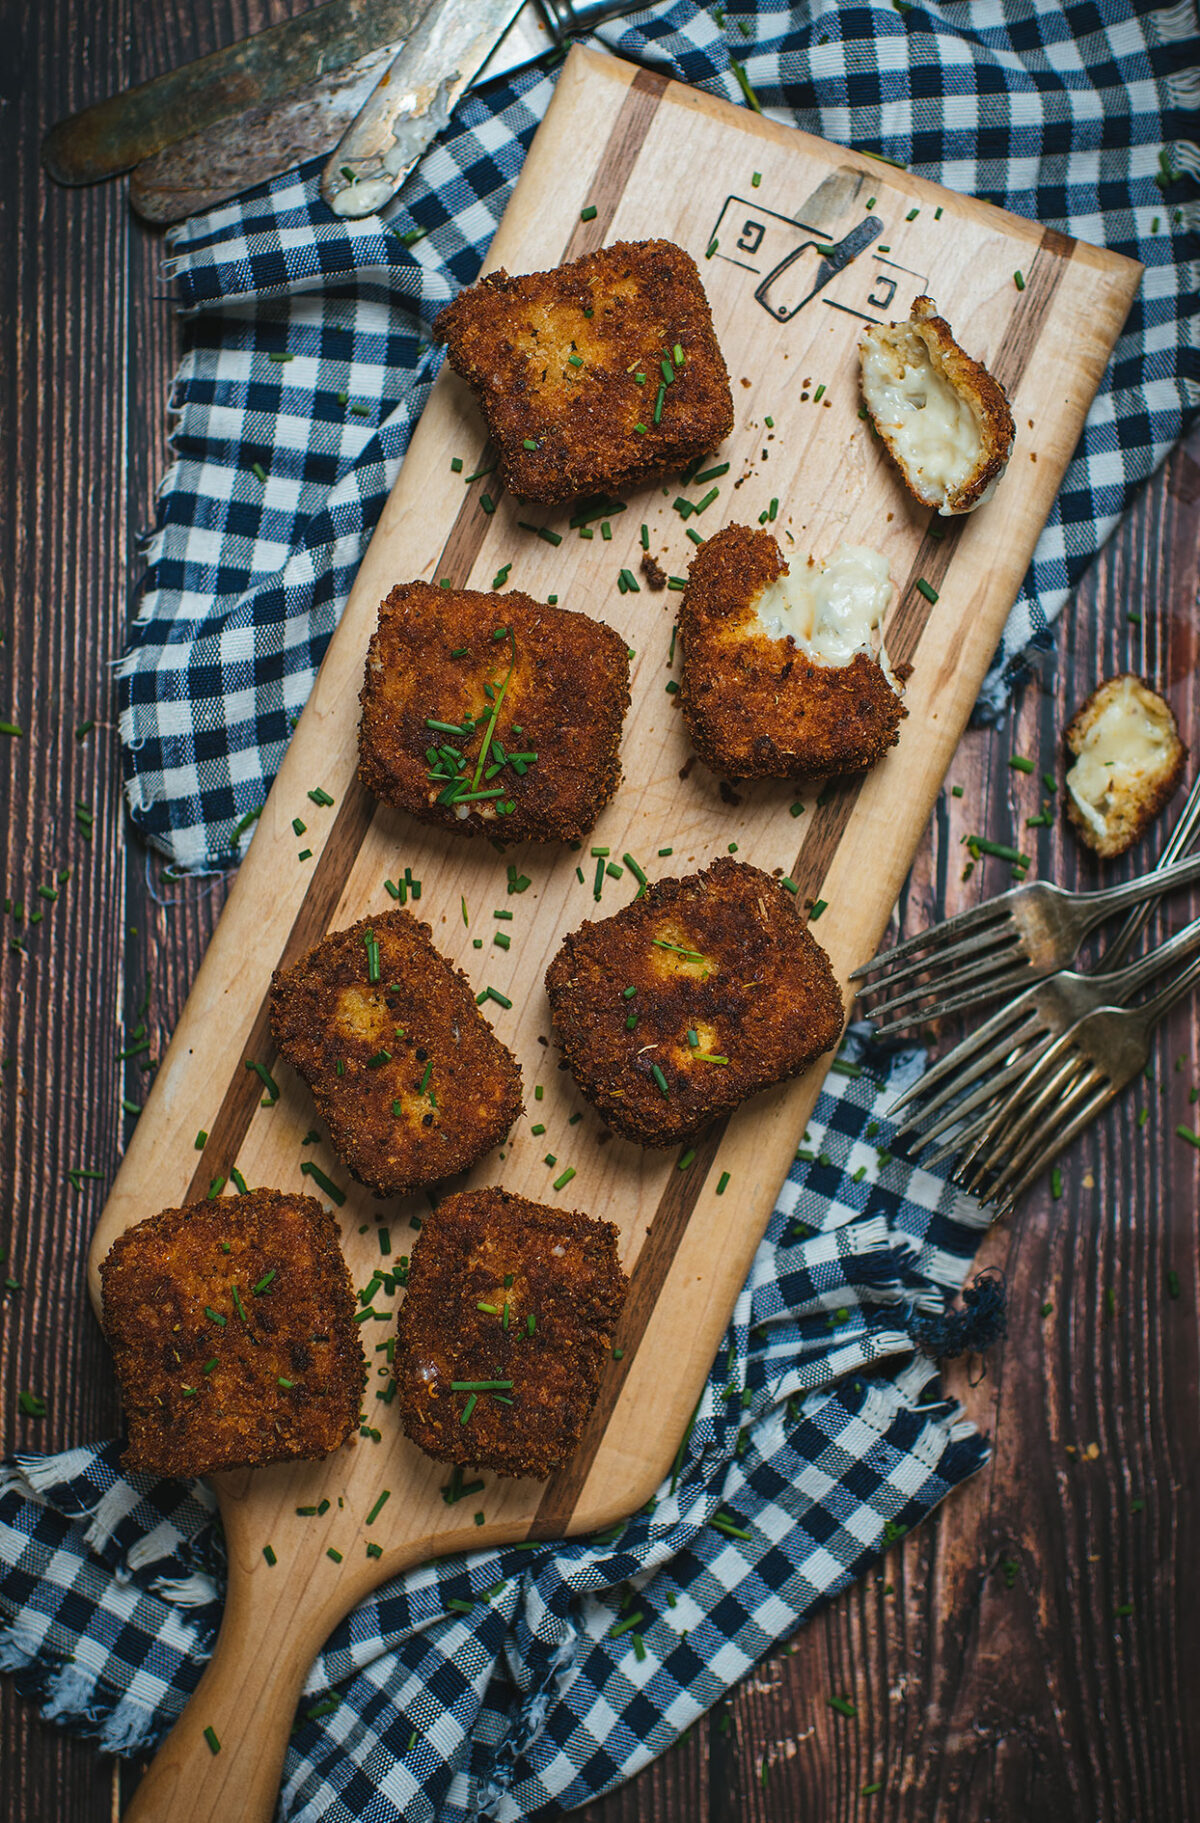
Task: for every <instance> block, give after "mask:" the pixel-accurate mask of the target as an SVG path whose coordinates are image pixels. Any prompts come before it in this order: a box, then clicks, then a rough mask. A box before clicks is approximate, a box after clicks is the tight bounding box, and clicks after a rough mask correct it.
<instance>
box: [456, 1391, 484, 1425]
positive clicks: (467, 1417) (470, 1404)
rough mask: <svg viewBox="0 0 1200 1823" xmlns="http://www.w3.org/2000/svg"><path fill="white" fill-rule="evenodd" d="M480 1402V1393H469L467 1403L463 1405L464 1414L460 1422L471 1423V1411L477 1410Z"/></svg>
mask: <svg viewBox="0 0 1200 1823" xmlns="http://www.w3.org/2000/svg"><path fill="white" fill-rule="evenodd" d="M478 1403H479V1395H478V1394H477V1393H468V1394H467V1403H466V1404H465V1405H464V1406H463V1409H462V1416H461V1417H460V1419H459V1421H458V1422H459V1423H460V1424H469V1423H470V1422H471V1413H472V1412H473V1411H474V1410H475V1407H476V1405H477V1404H478Z"/></svg>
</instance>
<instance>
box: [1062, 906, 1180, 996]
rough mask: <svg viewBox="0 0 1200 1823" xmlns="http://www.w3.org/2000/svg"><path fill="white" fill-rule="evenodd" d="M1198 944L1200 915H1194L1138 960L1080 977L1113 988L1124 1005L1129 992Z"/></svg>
mask: <svg viewBox="0 0 1200 1823" xmlns="http://www.w3.org/2000/svg"><path fill="white" fill-rule="evenodd" d="M1197 945H1200V918H1193V919H1192V922H1191V923H1190V924H1185V925H1184V927H1183V929H1182V930H1179V931H1176V932H1175V935H1174V936H1173V937H1168V938H1167V940H1166V942H1165V943H1160V944H1159V945H1158V948H1157V949H1152V950H1151V951H1150V953H1149V955H1148V956H1142V957H1140V958H1139V959H1138V961H1137V962H1131V963H1129V964H1128V965H1127V966H1126V967H1125V968H1118V969H1113V970H1112V971H1111V972H1110V971H1109V970H1107V969H1106V970H1104V972H1103V973H1099V972H1098V973H1095V974H1089V975H1086V976H1083V977H1081V979H1083V980H1086V981H1088V982H1090V983H1093V984H1094V985H1095V986H1096V987H1097V988H1099V989H1102V990H1103V992H1104V993H1105V994H1108V993H1110V992H1111V993H1112V994H1113V996H1114V1004H1115V1005H1123V1004H1124V1001H1125V999H1126V998H1127V996H1128V995H1130V994H1136V993H1137V991H1138V989H1139V988H1140V987H1144V986H1145V984H1146V982H1147V981H1153V980H1154V979H1155V977H1156V976H1157V975H1161V974H1162V972H1163V970H1164V969H1166V968H1169V967H1170V966H1171V964H1172V963H1173V962H1175V961H1177V960H1178V958H1179V957H1180V956H1186V955H1189V954H1190V953H1191V951H1192V950H1194V949H1195V948H1196V947H1197ZM1118 996H1119V998H1118Z"/></svg>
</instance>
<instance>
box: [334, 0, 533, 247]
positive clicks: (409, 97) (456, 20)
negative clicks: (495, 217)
mask: <svg viewBox="0 0 1200 1823" xmlns="http://www.w3.org/2000/svg"><path fill="white" fill-rule="evenodd" d="M520 10H521V0H434V4H433V5H431V6H430V7H429V8H428V9H427V11H426V12H424V13H423V14H422V16H421V18H420V19H419V21H418V22H417V24H416V26H415V28H414V30H413V31H412V33H411V35H410V36H409V38H408V40H407V41H406V43H405V45H404V47H403V49H402V50H401V52H400V54H399V56H398V57H397V58H396V60H395V62H394V63H393V64H392V65H391V66H390V68H389V69H387V70H385V72H384V74H383V75H382V76H381V77H380V79H379V82H378V83H377V85H376V87H375V89H374V91H373V93H372V94H371V96H370V97H369V98H368V100H367V102H366V104H365V105H364V107H363V109H362V111H361V113H360V114H359V115H358V117H357V119H356V120H355V121H354V122H353V123H352V125H351V126H350V129H349V131H348V132H347V133H346V134H345V135H344V136H343V138H342V140H341V141H340V143H339V144H338V146H337V147H336V149H335V150H334V153H333V155H332V157H331V158H330V160H329V163H328V164H327V165H326V166H325V169H324V171H323V172H322V173H321V195H322V196H323V197H324V199H325V201H326V202H327V203H328V204H329V207H330V208H331V209H332V210H333V212H334V214H335V215H342V216H348V217H351V218H357V217H360V216H363V215H372V214H374V213H375V211H376V210H378V209H381V208H383V206H384V204H385V203H387V202H389V201H390V200H391V198H392V197H393V196H394V195H395V193H396V191H397V190H398V189H399V188H400V185H401V184H402V183H403V182H404V179H405V178H406V177H407V176H408V173H409V172H410V171H411V170H412V168H413V166H414V165H415V164H416V162H417V160H418V159H419V158H420V156H421V154H422V152H424V150H425V149H426V147H427V146H428V145H429V144H430V143H431V142H432V141H433V139H434V138H435V137H436V136H437V134H438V133H440V132H441V130H442V128H443V127H445V126H446V125H448V123H449V120H450V115H451V113H452V112H453V110H454V107H455V104H456V103H457V101H458V100H459V98H460V96H461V95H462V94H463V93H464V92H465V90H466V88H467V85H468V83H470V82H472V81H473V80H474V78H475V76H476V75H477V74H478V72H479V71H480V70H481V69H482V68H483V66H484V64H485V63H486V62H487V60H488V58H489V57H490V55H491V53H492V51H493V50H494V49H495V46H496V42H497V40H498V39H499V38H500V36H501V35H502V33H503V32H504V30H505V28H506V27H507V26H510V25H511V24H512V22H513V20H514V19H515V18H516V16H517V14H518V12H519V11H520Z"/></svg>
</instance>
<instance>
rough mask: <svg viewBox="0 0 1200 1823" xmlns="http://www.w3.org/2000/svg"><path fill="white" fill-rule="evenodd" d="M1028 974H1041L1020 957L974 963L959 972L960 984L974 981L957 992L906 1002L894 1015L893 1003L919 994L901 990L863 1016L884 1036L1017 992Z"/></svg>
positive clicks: (879, 1035)
mask: <svg viewBox="0 0 1200 1823" xmlns="http://www.w3.org/2000/svg"><path fill="white" fill-rule="evenodd" d="M1014 953H1015V954H1016V955H1018V956H1019V954H1020V952H1019V951H1017V952H1014ZM1043 972H1044V971H1043ZM1031 975H1033V978H1034V980H1035V981H1037V980H1040V979H1041V976H1040V975H1039V974H1037V973H1035V971H1034V969H1033V965H1032V964H1031V963H1029V962H1027V961H1025V960H1024V959H1023V958H1022V959H1021V960H1019V961H1014V960H1013V958H1012V956H1003V957H1000V958H999V959H998V960H997V961H996V962H995V964H994V965H993V966H991V967H989V968H988V969H986V970H985V969H983V967H982V965H977V966H976V967H975V968H973V969H971V970H970V971H969V972H968V973H967V974H965V975H962V976H960V977H959V983H960V984H961V983H962V982H963V981H966V980H973V981H974V985H973V986H971V987H969V988H964V989H963V990H962V991H961V992H955V993H953V994H951V995H950V996H949V998H948V999H945V1000H935V1001H934V1002H933V1004H932V1005H931V1006H910V1007H909V1009H908V1011H907V1012H905V1013H902V1014H900V1015H899V1016H898V1017H897V1016H896V1009H897V1007H899V1006H902V1005H906V1004H907V1003H908V1002H910V1001H912V1000H915V999H917V998H919V993H918V994H904V995H902V996H901V998H900V999H899V1000H890V1001H888V1002H887V1003H886V1004H885V1005H884V1006H882V1007H879V1008H878V1009H877V1010H876V1011H875V1012H869V1013H868V1014H867V1015H866V1017H867V1018H868V1019H869V1020H870V1021H871V1024H872V1025H873V1026H874V1027H875V1036H876V1038H887V1037H890V1036H891V1034H892V1033H893V1032H904V1031H908V1030H909V1029H910V1028H911V1027H912V1026H914V1025H919V1024H922V1023H924V1022H927V1021H930V1020H934V1019H945V1018H947V1017H948V1015H949V1014H951V1013H961V1012H964V1011H965V1010H966V1009H967V1007H971V1006H981V1005H983V1003H984V1002H985V1001H988V1000H1002V999H1004V998H1006V997H1007V996H1008V995H1011V994H1016V993H1020V991H1021V989H1022V988H1025V987H1028V986H1029V978H1030V976H1031ZM932 991H933V989H932V987H927V988H924V989H922V990H920V992H924V993H932ZM885 1015H886V1018H885V1017H884V1016H885ZM880 1020H882V1021H883V1023H882V1024H879V1023H877V1021H880Z"/></svg>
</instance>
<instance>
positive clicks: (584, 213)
mask: <svg viewBox="0 0 1200 1823" xmlns="http://www.w3.org/2000/svg"><path fill="white" fill-rule="evenodd" d="M579 219H580V221H581V222H594V221H595V219H596V205H595V203H589V204H588V206H587V208H586V209H581V210H580V211H579Z"/></svg>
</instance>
